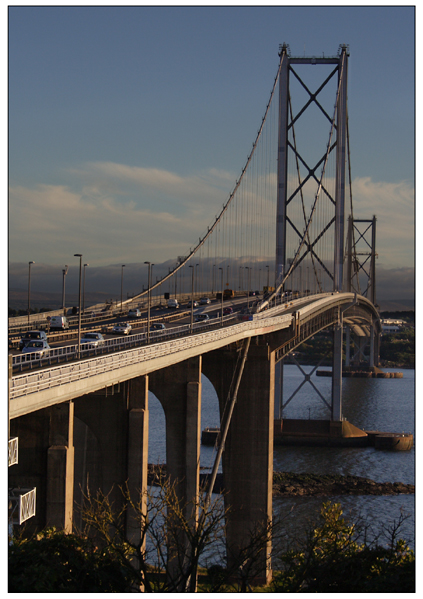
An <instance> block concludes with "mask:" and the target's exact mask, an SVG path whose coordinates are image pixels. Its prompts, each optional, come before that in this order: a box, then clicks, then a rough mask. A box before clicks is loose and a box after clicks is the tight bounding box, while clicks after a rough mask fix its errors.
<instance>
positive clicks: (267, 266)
mask: <svg viewBox="0 0 423 599" xmlns="http://www.w3.org/2000/svg"><path fill="white" fill-rule="evenodd" d="M266 268H267V292H269V265H268V264H266Z"/></svg>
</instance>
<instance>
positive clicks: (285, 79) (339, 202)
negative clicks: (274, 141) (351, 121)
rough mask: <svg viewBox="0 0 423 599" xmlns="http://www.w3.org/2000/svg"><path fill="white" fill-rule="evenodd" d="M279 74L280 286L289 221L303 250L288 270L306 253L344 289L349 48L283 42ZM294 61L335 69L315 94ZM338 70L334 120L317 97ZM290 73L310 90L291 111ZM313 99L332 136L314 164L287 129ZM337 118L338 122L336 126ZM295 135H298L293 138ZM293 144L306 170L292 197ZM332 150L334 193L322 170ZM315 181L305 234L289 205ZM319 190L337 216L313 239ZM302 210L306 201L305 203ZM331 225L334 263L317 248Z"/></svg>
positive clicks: (336, 288)
mask: <svg viewBox="0 0 423 599" xmlns="http://www.w3.org/2000/svg"><path fill="white" fill-rule="evenodd" d="M279 56H280V75H279V131H278V137H279V141H278V168H277V177H278V181H277V209H276V263H275V280H276V286H278V284H279V283H281V281H282V280H283V278H286V276H287V273H288V270H287V262H288V258H287V227H286V225H287V222H288V223H289V224H290V225H291V227H292V229H293V230H294V231H296V233H297V234H298V237H299V241H300V246H303V247H305V251H304V252H303V254H302V255H301V256H300V251H298V252H297V253H296V256H295V258H294V260H293V259H292V258H291V260H290V263H291V266H290V269H289V271H291V272H292V271H293V269H294V268H295V267H296V265H300V263H301V262H302V261H304V259H305V257H306V255H309V257H310V258H311V259H312V261H313V260H316V261H317V262H318V263H319V266H320V268H321V269H322V270H324V271H325V272H326V274H327V275H328V276H329V277H330V278H331V279H332V281H333V290H334V291H341V290H342V284H343V283H342V282H343V262H344V221H345V171H346V168H345V167H346V147H347V74H348V68H347V66H348V63H347V61H348V48H347V46H346V45H341V46H340V49H339V51H338V55H337V56H336V57H308V58H307V57H291V56H290V52H289V46H288V45H287V44H283V45H282V46H281V47H280V52H279ZM292 65H334V66H335V69H334V70H333V71H332V73H331V74H330V75H329V76H328V77H327V79H326V80H325V81H324V82H323V84H322V85H321V86H320V87H319V89H318V90H317V91H316V92H315V93H312V92H310V91H309V89H308V88H307V86H306V85H305V84H304V83H303V82H302V81H301V79H300V77H299V76H298V74H297V73H296V72H295V71H294V69H293V68H292ZM336 72H337V73H338V86H337V96H336V102H335V114H334V115H333V119H331V117H330V116H329V115H328V114H327V112H326V111H325V110H324V108H323V107H322V105H321V103H320V102H319V101H318V99H317V96H318V94H319V93H320V92H321V91H322V90H323V88H324V87H325V86H326V84H327V83H328V82H329V80H330V79H331V78H332V76H333V75H334V74H336ZM290 73H293V74H294V75H295V77H296V79H297V80H298V81H299V82H300V84H301V85H302V86H303V88H304V89H305V90H306V92H307V93H308V94H309V99H308V101H307V102H306V103H305V105H304V106H303V108H302V109H301V110H300V111H299V112H298V113H297V114H296V116H293V115H292V114H291V115H290V114H289V109H290V107H291V110H292V106H291V94H290ZM312 103H315V104H316V105H317V106H318V108H319V109H320V110H321V112H322V113H323V114H324V116H325V117H326V118H327V119H328V120H329V122H331V132H330V136H329V143H328V145H327V150H326V154H325V156H323V158H321V159H320V161H319V162H317V163H316V165H315V166H314V167H308V166H307V164H306V161H305V160H304V159H303V158H302V157H301V156H300V154H299V152H298V150H297V148H296V147H294V146H293V144H292V143H291V142H290V141H289V139H288V133H289V132H290V131H292V132H293V131H294V123H295V124H296V123H297V122H298V121H299V120H300V118H301V116H302V115H303V114H304V113H305V111H306V110H307V108H308V107H309V106H310V105H311V104H312ZM335 118H336V126H335ZM335 131H336V140H335V141H333V137H334V133H335ZM294 139H295V138H294ZM289 149H291V150H292V152H293V155H294V156H295V158H296V160H297V161H299V162H301V163H302V164H303V165H304V166H305V168H306V170H308V174H307V176H306V177H305V179H303V180H302V181H300V182H299V184H298V186H297V189H296V190H295V191H294V193H292V194H291V195H290V196H289V197H288V176H289V175H288V172H289V158H288V150H289ZM333 149H336V185H335V193H334V198H332V197H331V195H330V193H329V191H328V190H327V189H326V188H325V186H324V184H323V175H324V174H325V169H326V165H327V161H328V157H329V154H330V153H331V152H332V150H333ZM320 166H321V167H322V177H321V179H320V180H318V179H317V177H316V175H315V171H316V170H317V168H318V167H320ZM312 180H315V181H316V182H317V185H318V191H317V193H316V196H315V202H314V204H313V207H312V210H311V212H310V215H309V216H308V222H306V215H305V212H304V220H305V222H304V230H305V233H304V237H303V238H302V234H301V232H300V228H298V226H297V225H295V224H294V223H293V222H292V221H291V220H290V218H289V216H288V205H289V204H290V203H291V201H292V200H293V199H294V198H295V197H296V196H297V194H298V195H301V201H302V203H303V200H302V193H303V189H304V186H305V184H306V183H307V181H312ZM321 193H324V194H325V195H326V196H327V197H328V198H329V200H330V201H331V202H332V204H333V206H334V216H333V218H332V219H331V220H330V221H329V222H327V223H326V224H325V225H322V230H321V231H320V232H319V234H318V235H317V236H316V238H315V239H314V240H311V238H310V231H309V229H310V223H311V220H312V218H313V214H314V212H315V210H316V205H317V203H318V198H319V195H320V194H321ZM303 211H304V206H303ZM332 224H334V225H335V233H334V244H333V245H334V254H333V267H332V268H331V267H329V266H328V265H326V264H325V260H324V259H322V258H320V257H319V256H318V254H317V253H316V247H317V243H318V242H319V240H321V238H322V237H323V236H324V235H325V234H326V232H327V231H328V230H329V229H330V228H331V226H332Z"/></svg>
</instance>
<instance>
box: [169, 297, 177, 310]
mask: <svg viewBox="0 0 423 599" xmlns="http://www.w3.org/2000/svg"><path fill="white" fill-rule="evenodd" d="M167 307H168V308H175V309H176V308H179V303H178V300H176V299H170V300H167Z"/></svg>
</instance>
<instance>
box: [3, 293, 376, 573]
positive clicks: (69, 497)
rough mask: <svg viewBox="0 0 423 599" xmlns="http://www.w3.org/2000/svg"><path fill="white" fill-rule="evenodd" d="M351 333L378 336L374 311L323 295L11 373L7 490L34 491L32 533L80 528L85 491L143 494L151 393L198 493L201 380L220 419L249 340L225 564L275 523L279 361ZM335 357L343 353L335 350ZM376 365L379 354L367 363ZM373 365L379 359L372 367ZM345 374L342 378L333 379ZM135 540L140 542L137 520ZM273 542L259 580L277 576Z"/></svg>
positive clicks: (228, 476) (190, 487)
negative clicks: (306, 344)
mask: <svg viewBox="0 0 423 599" xmlns="http://www.w3.org/2000/svg"><path fill="white" fill-rule="evenodd" d="M345 325H348V326H349V327H351V328H352V329H353V330H354V331H355V333H356V334H358V335H359V336H370V338H371V339H373V338H374V339H376V341H375V342H374V343H372V344H371V347H372V352H373V355H374V356H377V355H378V348H377V339H378V333H379V332H380V324H379V320H378V314H377V312H376V310H375V308H374V306H373V305H372V304H371V302H369V301H368V300H367V299H366V298H364V297H361V296H356V295H354V294H352V293H334V294H320V295H319V296H314V297H308V298H302V299H299V300H296V301H294V302H292V303H291V304H290V305H289V306H278V307H275V308H271V309H269V310H266V311H265V312H263V313H260V314H257V315H254V317H253V319H252V320H250V321H247V322H240V323H237V324H234V325H232V326H228V327H222V328H220V329H217V330H213V331H209V332H203V333H199V334H196V335H190V336H187V337H185V338H181V339H176V340H171V341H164V342H163V343H157V344H152V345H149V346H144V347H138V348H134V349H131V350H127V351H125V352H118V353H115V354H109V355H105V356H98V357H95V358H90V359H87V360H82V361H79V362H73V363H68V364H66V365H63V366H61V365H59V366H55V367H53V368H48V369H42V370H39V371H36V372H33V373H29V374H21V375H17V376H12V374H11V368H9V371H10V375H9V418H10V436H11V437H18V438H19V463H18V464H17V465H16V466H14V467H13V468H11V469H10V470H9V486H14V487H19V486H22V487H28V486H32V487H36V489H37V512H36V516H35V517H34V518H31V519H30V520H28V522H27V526H28V529H29V530H39V529H41V528H43V527H45V526H47V525H48V526H56V527H58V528H61V529H64V530H66V531H72V528H73V526H74V525H75V524H77V525H78V524H80V521H78V516H77V514H76V512H75V510H74V506H75V504H80V503H81V501H82V495H81V489H82V491H84V492H86V490H87V488H88V487H89V488H90V490H91V492H95V491H96V490H97V489H101V490H102V491H103V493H105V494H107V493H108V492H109V491H110V490H111V489H112V488H113V491H112V499H113V500H114V501H116V502H118V501H119V500H120V499H119V498H120V497H121V496H120V493H119V492H118V489H117V487H118V485H122V484H124V483H125V482H127V483H128V486H129V490H130V491H131V492H132V493H135V492H137V491H138V492H139V490H146V488H147V466H148V427H149V409H148V391H151V392H152V393H154V395H155V396H156V397H157V398H158V399H159V401H160V402H161V404H162V406H163V410H164V413H165V418H166V465H167V473H168V474H169V476H170V478H171V480H173V481H177V484H178V495H179V497H180V499H181V501H184V502H187V501H190V500H191V499H195V498H196V497H197V496H198V494H199V466H200V439H201V374H202V373H204V374H205V375H206V376H207V378H208V379H209V380H210V381H211V383H212V384H213V386H214V388H215V390H216V392H217V395H218V398H219V409H220V414H222V413H223V410H224V406H225V402H226V399H227V396H228V391H229V389H230V386H231V381H232V377H233V373H234V371H235V368H236V362H237V359H238V356H239V353H240V348H241V347H242V344H243V342H244V340H245V339H247V338H248V337H250V338H251V344H250V348H249V351H248V356H247V361H246V364H245V368H244V371H243V376H242V379H241V383H240V388H239V393H238V399H237V402H236V405H235V408H234V412H233V416H232V421H231V425H230V427H229V432H228V437H227V440H226V444H225V451H224V453H223V464H222V466H223V476H224V487H225V490H226V492H227V495H226V496H225V502H226V504H227V505H230V506H231V512H230V514H229V515H228V521H227V539H226V541H227V549H228V560H230V556H231V555H236V554H237V552H239V550H240V548H241V547H242V546H243V545H244V544H245V543H247V542H248V536H249V531H250V530H251V529H252V528H253V526H255V525H258V524H260V523H261V524H266V523H268V522H270V521H271V519H272V478H273V431H274V386H275V363H276V362H277V361H278V360H281V359H282V358H283V357H284V355H286V354H287V353H289V352H290V351H292V350H293V349H294V348H295V347H297V346H298V345H299V344H301V343H302V342H303V341H304V340H305V339H307V338H309V337H310V336H312V335H314V334H315V333H316V332H318V331H319V330H322V329H324V328H327V327H331V326H335V327H343V326H345ZM334 353H335V352H334ZM371 359H372V358H371ZM335 362H336V361H334V373H333V380H334V385H335V386H336V385H337V386H338V388H337V389H335V391H334V393H333V397H332V420H333V421H334V422H336V421H340V420H342V393H341V387H342V379H341V375H342V372H341V369H342V365H341V364H340V360H338V361H337V363H335ZM375 362H377V357H376V359H375ZM336 369H337V371H336ZM126 528H127V534H128V535H129V536H130V537H131V538H136V537H137V534H138V536H139V531H137V529H136V527H134V522H133V521H132V520H131V517H130V515H129V516H128V517H127V522H126ZM270 552H271V547H270V541H269V543H268V547H267V555H266V557H265V559H264V560H263V563H262V567H261V578H262V579H263V580H269V578H270V576H271V563H270Z"/></svg>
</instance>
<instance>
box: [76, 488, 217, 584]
mask: <svg viewBox="0 0 423 599" xmlns="http://www.w3.org/2000/svg"><path fill="white" fill-rule="evenodd" d="M120 489H121V492H122V494H123V499H124V502H123V508H122V509H121V510H120V511H118V512H116V510H115V509H114V506H113V505H112V504H111V503H110V500H109V496H108V495H104V494H102V493H101V492H98V493H97V495H96V496H95V497H93V496H90V495H87V496H86V497H85V498H84V505H83V507H82V515H83V520H84V522H85V523H86V526H87V528H86V531H85V532H87V533H89V534H90V535H91V534H92V533H93V532H95V534H96V538H97V539H98V541H99V542H100V543H101V545H102V546H103V547H105V548H108V549H109V550H110V551H111V552H112V553H113V554H114V555H116V556H119V561H120V565H121V568H122V569H123V571H124V573H125V577H126V579H127V580H128V581H129V583H130V585H131V587H132V588H134V589H143V590H145V591H147V592H151V591H161V592H168V591H185V590H189V589H192V588H195V582H193V580H196V576H197V569H198V561H199V559H200V557H201V556H202V555H203V554H204V552H206V551H207V549H208V548H209V547H211V545H213V546H215V547H219V546H221V545H222V542H223V539H224V528H225V509H224V507H223V502H222V501H221V500H219V499H217V500H214V501H212V502H211V503H210V504H209V505H208V506H205V505H203V503H202V500H201V499H199V501H198V502H195V501H192V502H189V503H187V504H184V505H182V504H181V502H180V500H179V499H178V497H177V493H176V483H174V484H170V482H169V481H168V480H166V479H164V478H163V479H161V480H160V486H159V487H155V488H154V490H153V491H149V492H147V494H148V497H147V501H145V498H143V496H142V494H141V493H140V494H139V495H138V497H137V498H135V499H134V498H132V497H131V496H130V493H129V491H128V488H127V487H126V486H124V487H120ZM145 506H147V507H145ZM199 510H202V513H203V514H204V517H203V518H198V512H199ZM128 511H130V513H131V518H132V525H131V526H132V529H134V526H135V525H136V527H137V529H138V531H139V536H138V538H137V539H136V540H134V539H128V535H127V534H126V530H125V524H124V523H125V519H126V514H127V512H128Z"/></svg>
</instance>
